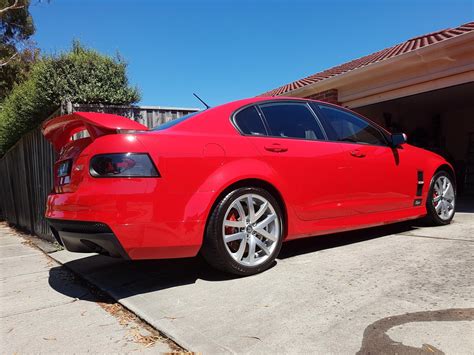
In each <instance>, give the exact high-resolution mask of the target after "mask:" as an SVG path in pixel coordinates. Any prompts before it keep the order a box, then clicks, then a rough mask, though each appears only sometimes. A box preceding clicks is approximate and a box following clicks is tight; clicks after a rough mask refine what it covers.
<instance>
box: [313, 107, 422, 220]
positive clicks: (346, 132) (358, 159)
mask: <svg viewBox="0 0 474 355" xmlns="http://www.w3.org/2000/svg"><path fill="white" fill-rule="evenodd" d="M317 106H318V108H319V112H320V114H321V116H322V118H321V120H322V124H323V126H324V128H325V131H326V133H327V135H328V137H329V139H330V140H333V141H338V142H339V145H340V147H341V150H342V152H343V154H344V158H345V160H346V167H347V173H348V175H349V176H350V178H349V183H348V185H347V197H346V199H345V201H344V204H345V205H346V206H347V208H349V209H352V210H353V212H354V214H358V213H374V212H383V211H390V210H399V209H404V208H409V207H411V206H413V195H414V192H415V191H416V183H417V180H416V179H417V177H416V176H417V175H416V173H417V171H416V167H415V166H414V165H412V164H411V163H410V162H409V161H407V160H406V159H404V158H405V157H404V154H403V153H404V152H403V147H401V148H393V147H391V146H390V145H389V144H388V141H387V138H386V137H385V135H384V134H383V133H382V132H381V131H380V129H379V128H378V127H376V126H375V125H373V124H371V123H370V122H368V121H366V120H364V119H362V118H361V117H359V116H357V115H355V114H353V113H351V112H349V111H346V110H343V109H339V108H336V107H334V106H329V105H324V104H319V105H317Z"/></svg>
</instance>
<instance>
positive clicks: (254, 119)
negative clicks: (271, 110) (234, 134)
mask: <svg viewBox="0 0 474 355" xmlns="http://www.w3.org/2000/svg"><path fill="white" fill-rule="evenodd" d="M235 124H236V125H237V127H239V129H240V131H241V132H242V133H243V134H251V135H256V136H264V135H266V134H267V131H266V130H265V126H264V125H263V121H262V119H261V117H260V115H259V114H258V112H257V109H256V108H255V106H250V107H247V108H244V109H243V110H242V111H240V112H238V113H237V114H236V115H235Z"/></svg>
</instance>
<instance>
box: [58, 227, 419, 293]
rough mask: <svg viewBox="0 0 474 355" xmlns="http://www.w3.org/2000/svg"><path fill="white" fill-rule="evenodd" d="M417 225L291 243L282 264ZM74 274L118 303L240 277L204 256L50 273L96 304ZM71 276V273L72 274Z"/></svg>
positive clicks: (98, 263) (111, 262)
mask: <svg viewBox="0 0 474 355" xmlns="http://www.w3.org/2000/svg"><path fill="white" fill-rule="evenodd" d="M413 228H414V227H413V223H407V222H403V223H397V224H392V225H386V226H381V227H375V228H369V229H361V230H357V231H351V232H344V233H337V234H331V235H325V236H317V237H312V238H304V239H300V240H295V241H289V242H286V243H284V244H283V247H282V250H281V252H280V255H279V256H278V258H277V260H276V261H275V263H274V264H273V265H272V267H273V266H275V265H276V264H277V263H278V260H281V259H286V258H291V257H294V256H297V255H303V254H307V253H313V252H316V251H319V250H324V249H330V248H337V247H342V246H345V245H349V244H354V243H361V242H364V241H367V240H371V239H376V238H383V237H387V236H389V235H392V234H394V233H401V232H406V231H410V230H412V229H413ZM68 270H72V271H73V272H74V273H75V275H78V276H76V277H81V278H82V279H84V282H86V283H89V284H92V285H94V286H95V287H97V288H98V289H100V290H101V291H103V292H105V293H107V294H110V295H111V296H112V297H113V298H114V299H123V298H127V297H131V296H135V295H142V294H146V293H151V292H156V291H160V290H164V289H168V288H174V287H179V286H184V285H189V284H193V283H195V282H196V281H197V280H203V281H211V282H216V281H227V280H232V279H237V278H239V276H235V275H231V274H227V273H223V272H220V271H217V270H215V269H213V268H212V267H210V266H209V265H208V264H207V263H206V262H205V260H204V259H203V258H202V257H201V256H197V257H195V258H187V259H169V260H140V261H126V260H121V259H115V258H110V257H107V256H102V255H93V256H88V257H84V258H81V259H76V260H73V261H70V262H67V263H65V264H64V265H60V266H57V267H53V268H52V269H51V270H50V273H49V284H50V286H51V287H52V288H53V289H55V290H56V291H58V292H60V293H62V294H65V295H67V296H69V297H72V298H78V299H84V300H89V301H93V300H94V299H91V298H90V295H87V296H86V297H84V295H83V293H82V292H78V291H77V288H74V287H70V285H69V284H68V283H67V282H65V280H64V274H65V273H66V272H67V271H68ZM69 272H70V271H69Z"/></svg>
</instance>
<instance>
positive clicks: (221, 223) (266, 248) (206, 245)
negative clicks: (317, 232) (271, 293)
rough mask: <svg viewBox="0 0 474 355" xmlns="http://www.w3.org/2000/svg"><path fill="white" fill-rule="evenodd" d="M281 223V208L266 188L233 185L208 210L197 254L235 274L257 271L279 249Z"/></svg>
mask: <svg viewBox="0 0 474 355" xmlns="http://www.w3.org/2000/svg"><path fill="white" fill-rule="evenodd" d="M249 202H250V203H249ZM249 206H251V207H250V208H249ZM283 223H284V221H283V218H282V212H281V208H280V206H279V204H278V202H277V201H276V199H275V198H274V197H273V196H272V195H271V194H270V193H269V192H268V191H266V190H264V189H262V188H257V187H242V188H237V189H235V190H233V191H231V192H229V193H227V194H226V195H225V196H224V197H222V198H221V199H220V200H219V201H218V202H217V203H216V204H215V206H214V208H213V209H212V211H211V214H210V216H209V219H208V223H207V226H206V231H205V235H204V241H203V246H202V249H201V254H202V255H203V257H204V258H205V260H206V261H207V262H208V263H209V264H210V265H212V266H213V267H215V268H217V269H219V270H221V271H224V272H228V273H232V274H235V275H239V276H249V275H254V274H257V273H260V272H262V271H264V270H266V269H268V268H269V267H270V266H271V265H272V264H273V263H274V261H275V258H276V257H277V256H278V254H279V252H280V249H281V245H282V242H283V231H284V230H285V229H284V224H283ZM251 251H253V253H252V252H251Z"/></svg>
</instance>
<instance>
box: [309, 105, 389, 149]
mask: <svg viewBox="0 0 474 355" xmlns="http://www.w3.org/2000/svg"><path fill="white" fill-rule="evenodd" d="M318 107H319V109H320V110H321V111H322V113H323V115H324V117H323V119H322V123H323V125H324V129H325V130H326V134H327V135H328V138H329V139H330V140H332V141H344V142H353V143H362V144H374V145H386V140H385V138H384V136H383V134H382V133H381V132H380V131H379V130H378V129H376V128H375V127H373V126H371V125H370V124H369V123H368V122H366V121H364V120H363V119H361V118H359V117H357V116H356V115H353V114H351V113H349V112H346V111H343V110H339V109H337V108H334V107H330V106H325V105H318Z"/></svg>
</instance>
